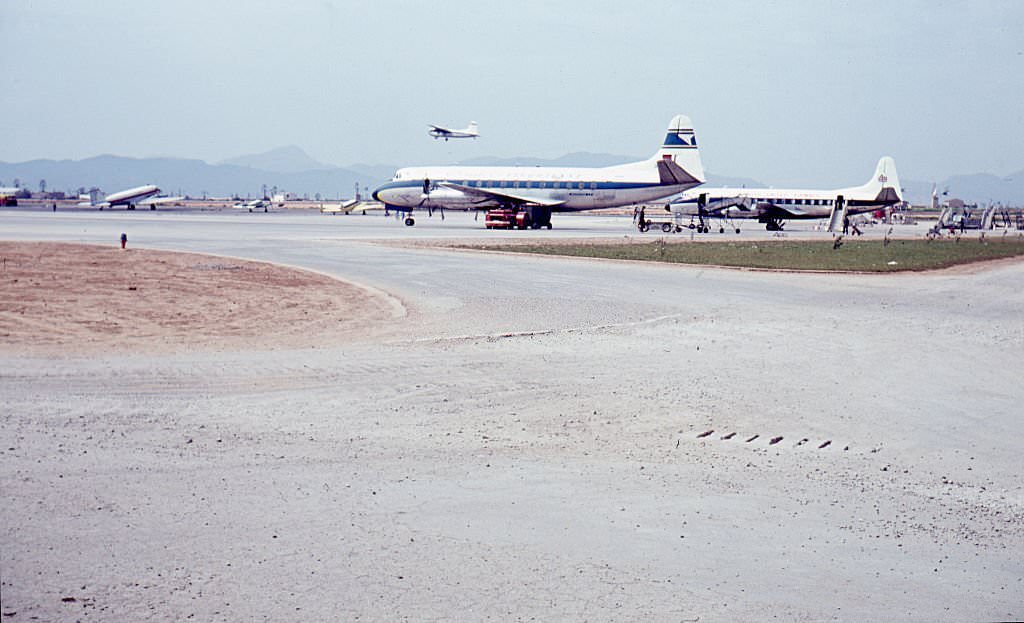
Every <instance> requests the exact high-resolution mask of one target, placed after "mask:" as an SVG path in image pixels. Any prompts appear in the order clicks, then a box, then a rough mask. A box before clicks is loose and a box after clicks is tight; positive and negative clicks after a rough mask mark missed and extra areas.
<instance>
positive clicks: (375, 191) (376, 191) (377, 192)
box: [370, 186, 384, 201]
mask: <svg viewBox="0 0 1024 623" xmlns="http://www.w3.org/2000/svg"><path fill="white" fill-rule="evenodd" d="M382 190H384V187H383V186H378V187H377V188H374V189H373V193H371V194H370V196H371V197H373V200H374V201H383V199H381V198H380V191H382Z"/></svg>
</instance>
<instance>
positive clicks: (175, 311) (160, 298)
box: [0, 242, 396, 354]
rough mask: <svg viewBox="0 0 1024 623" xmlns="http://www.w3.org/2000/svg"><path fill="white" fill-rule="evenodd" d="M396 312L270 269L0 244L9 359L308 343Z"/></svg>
mask: <svg viewBox="0 0 1024 623" xmlns="http://www.w3.org/2000/svg"><path fill="white" fill-rule="evenodd" d="M395 308H396V302H395V301H394V299H390V298H388V297H386V296H385V295H383V294H379V293H376V292H373V291H371V290H368V289H365V288H362V287H359V286H356V285H354V284H351V283H346V282H343V281H340V280H337V279H334V278H332V277H328V276H326V275H321V274H319V273H315V272H310V271H305V270H297V269H291V268H286V267H282V266H277V265H271V264H264V263H260V262H251V261H243V260H237V259H226V258H224V257H216V256H209V255H200V254H194V253H179V252H169V251H154V250H142V249H132V248H130V246H129V248H128V249H125V250H122V249H120V248H116V247H101V246H94V245H84V244H64V243H39V242H0V349H6V350H9V351H17V352H25V351H26V350H29V351H32V352H35V353H37V354H60V353H67V354H81V353H83V352H86V353H87V352H90V351H98V350H103V351H109V350H125V351H132V352H165V351H181V350H190V349H195V348H221V347H224V348H236V349H237V348H243V349H248V348H260V349H268V348H269V349H273V348H285V347H288V348H294V347H305V346H313V345H320V344H325V343H326V344H330V343H337V342H339V341H344V340H349V339H353V338H358V337H359V336H362V335H365V334H367V333H369V332H371V331H372V327H373V325H374V321H375V320H379V319H380V318H381V317H391V316H392V315H394V314H395V313H396V309H395ZM377 324H379V323H377Z"/></svg>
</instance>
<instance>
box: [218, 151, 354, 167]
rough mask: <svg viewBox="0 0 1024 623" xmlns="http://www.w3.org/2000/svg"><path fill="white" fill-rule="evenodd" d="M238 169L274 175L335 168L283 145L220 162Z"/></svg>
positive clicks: (303, 152)
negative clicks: (269, 172)
mask: <svg viewBox="0 0 1024 623" xmlns="http://www.w3.org/2000/svg"><path fill="white" fill-rule="evenodd" d="M219 164H230V165H235V166H239V167H249V168H252V169H262V170H264V171H273V172H275V173H298V172H300V171H322V170H325V169H334V168H337V167H335V166H334V165H331V164H325V163H323V162H318V161H317V160H314V159H313V158H311V157H310V156H309V154H307V153H306V152H305V151H303V149H302V148H301V147H299V146H297V145H285V146H284V147H275V148H274V149H271V150H268V151H264V152H261V153H258V154H248V155H244V156H236V157H234V158H229V159H227V160H224V161H222V162H220V163H219Z"/></svg>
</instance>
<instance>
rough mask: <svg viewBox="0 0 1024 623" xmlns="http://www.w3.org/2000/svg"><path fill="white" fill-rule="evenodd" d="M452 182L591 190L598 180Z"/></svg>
mask: <svg viewBox="0 0 1024 623" xmlns="http://www.w3.org/2000/svg"><path fill="white" fill-rule="evenodd" d="M452 183H453V184H460V185H462V186H468V187H470V188H551V189H558V188H561V189H564V190H573V189H578V190H583V189H586V188H589V189H590V190H596V189H597V182H536V181H533V182H524V181H520V182H513V181H509V180H504V181H495V180H461V181H460V180H452Z"/></svg>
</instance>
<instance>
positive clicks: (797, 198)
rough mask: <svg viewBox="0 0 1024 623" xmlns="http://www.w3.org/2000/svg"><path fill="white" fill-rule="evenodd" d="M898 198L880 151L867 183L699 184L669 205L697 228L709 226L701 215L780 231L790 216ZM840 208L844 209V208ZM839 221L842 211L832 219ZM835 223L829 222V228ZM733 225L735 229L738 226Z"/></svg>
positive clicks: (890, 164)
mask: <svg viewBox="0 0 1024 623" xmlns="http://www.w3.org/2000/svg"><path fill="white" fill-rule="evenodd" d="M902 201H903V191H902V189H901V188H900V180H899V176H897V175H896V162H895V161H894V160H893V159H892V158H890V157H889V156H884V157H883V158H882V159H880V160H879V161H878V166H876V167H875V174H874V175H873V176H871V179H870V180H868V182H867V183H866V184H863V185H861V186H852V187H849V188H838V189H836V190H791V189H790V190H787V189H778V188H701V189H697V190H689V191H686V192H684V193H683V195H682V198H681V199H678V200H676V201H673V202H671V203H670V204H669V205H668V209H669V210H670V211H672V212H673V213H674V214H678V215H684V216H696V217H698V218H699V219H700V220H699V222H698V224H697V228H698V229H701V230H703V231H705V232H706V231H708V225H707V223H705V221H704V219H705V218H708V217H710V218H730V219H731V218H756V219H757V220H758V222H760V223H764V224H765V228H766V229H767V230H768V231H781V230H782V228H783V226H784V225H785V221H786V220H789V219H820V218H830V217H833V215H835V214H837V213H838V214H840V215H848V214H861V213H863V212H873V211H875V210H880V209H884V208H888V207H890V206H893V205H895V204H897V203H901V202H902ZM844 209H845V212H844V211H843V210H844ZM834 220H836V221H842V216H839V217H837V218H836V219H834ZM834 225H835V223H830V224H829V229H830V230H832V228H833V227H834ZM737 231H738V230H737Z"/></svg>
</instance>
